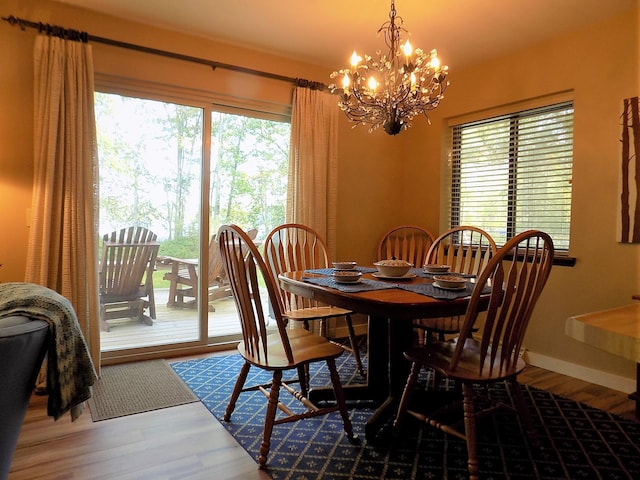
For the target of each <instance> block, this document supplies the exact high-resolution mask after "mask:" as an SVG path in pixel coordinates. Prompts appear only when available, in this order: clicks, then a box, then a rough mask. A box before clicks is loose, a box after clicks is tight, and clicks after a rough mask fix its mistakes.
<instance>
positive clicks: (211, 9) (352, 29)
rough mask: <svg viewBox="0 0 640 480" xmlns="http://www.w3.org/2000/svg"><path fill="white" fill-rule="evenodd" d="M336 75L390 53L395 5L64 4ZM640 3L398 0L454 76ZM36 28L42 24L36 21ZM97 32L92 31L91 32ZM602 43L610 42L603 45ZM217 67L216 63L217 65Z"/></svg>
mask: <svg viewBox="0 0 640 480" xmlns="http://www.w3.org/2000/svg"><path fill="white" fill-rule="evenodd" d="M58 1H60V2H62V3H68V4H72V5H77V6H80V7H84V8H87V9H90V10H96V11H98V12H102V13H106V14H110V15H113V16H116V17H122V18H128V19H131V20H135V21H138V22H141V23H145V24H149V25H153V26H158V27H163V28H167V29H170V30H175V31H180V32H186V33H191V34H195V35H198V36H203V37H208V38H212V39H216V40H220V41H223V42H226V43H232V44H236V45H241V46H247V47H251V48H257V49H260V50H266V51H269V52H272V53H277V54H279V55H283V56H286V57H290V58H294V59H298V60H303V61H307V62H310V63H315V64H319V65H323V66H327V67H330V68H342V67H343V66H345V65H347V64H348V59H349V57H350V55H351V52H352V51H353V50H354V49H357V50H358V51H359V52H360V53H368V54H370V55H373V54H374V53H375V51H376V50H377V49H384V40H383V38H382V37H378V36H377V35H376V32H377V30H378V28H379V27H380V25H381V24H382V23H383V22H385V21H386V20H388V15H389V6H390V1H389V0H58ZM639 3H640V0H397V1H396V10H397V14H398V16H400V17H402V18H403V19H404V27H405V28H406V29H407V30H408V31H409V32H410V33H411V43H412V44H413V45H414V47H420V48H422V49H423V50H426V51H429V50H431V49H432V48H436V49H437V50H438V52H439V56H440V58H441V60H442V61H443V63H445V64H448V65H449V68H450V69H451V70H454V69H456V68H462V67H464V66H469V65H471V64H473V63H479V62H482V61H486V60H488V59H490V58H493V57H497V56H500V55H503V54H506V53H509V52H510V51H515V50H518V49H521V48H524V47H526V46H528V45H533V44H536V43H540V42H543V41H545V40H546V39H549V38H553V37H555V36H558V35H560V34H562V33H563V32H566V31H570V30H576V29H580V28H583V27H585V26H587V25H589V24H593V23H598V22H600V21H602V20H604V19H606V18H607V17H611V16H616V15H620V14H622V13H623V12H628V14H631V12H629V10H630V9H632V8H634V7H637V6H638V5H639ZM36 21H37V19H36ZM89 33H92V32H89ZM603 41H606V40H605V39H603ZM211 60H215V58H211Z"/></svg>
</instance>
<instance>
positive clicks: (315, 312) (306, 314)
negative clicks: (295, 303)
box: [283, 306, 353, 320]
mask: <svg viewBox="0 0 640 480" xmlns="http://www.w3.org/2000/svg"><path fill="white" fill-rule="evenodd" d="M351 314H353V312H352V311H351V310H346V309H344V308H339V307H332V306H318V307H309V308H299V309H297V310H287V311H286V312H284V313H283V317H285V318H288V319H289V320H320V319H326V318H333V317H343V316H345V315H351Z"/></svg>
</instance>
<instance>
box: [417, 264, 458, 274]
mask: <svg viewBox="0 0 640 480" xmlns="http://www.w3.org/2000/svg"><path fill="white" fill-rule="evenodd" d="M449 268H451V267H450V266H449V265H435V264H427V265H424V266H423V267H422V269H423V270H424V271H425V272H427V273H447V272H448V271H449Z"/></svg>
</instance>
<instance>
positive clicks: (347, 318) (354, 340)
mask: <svg viewBox="0 0 640 480" xmlns="http://www.w3.org/2000/svg"><path fill="white" fill-rule="evenodd" d="M345 321H346V323H347V329H348V330H349V343H351V349H352V350H353V356H354V358H355V359H356V369H357V370H358V373H359V374H360V375H361V376H363V377H364V376H365V373H364V368H363V367H362V360H361V359H360V349H359V348H358V339H357V338H356V332H355V330H354V329H353V322H352V321H351V315H347V316H345Z"/></svg>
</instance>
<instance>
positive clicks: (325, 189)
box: [286, 87, 339, 256]
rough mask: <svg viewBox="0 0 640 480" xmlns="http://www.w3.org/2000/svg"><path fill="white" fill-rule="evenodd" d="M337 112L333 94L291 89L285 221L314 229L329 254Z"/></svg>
mask: <svg viewBox="0 0 640 480" xmlns="http://www.w3.org/2000/svg"><path fill="white" fill-rule="evenodd" d="M338 113H339V109H338V104H337V99H336V96H335V95H332V94H330V93H327V92H323V91H320V90H312V89H310V88H304V87H296V88H295V90H294V92H293V107H292V118H291V147H290V154H289V182H288V189H287V210H286V220H287V222H296V223H303V224H305V225H308V226H310V227H311V228H313V229H314V230H316V231H317V232H318V233H319V234H320V235H322V237H323V238H324V239H325V240H326V242H327V245H328V248H329V252H331V255H332V256H335V243H336V210H337V165H338Z"/></svg>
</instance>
